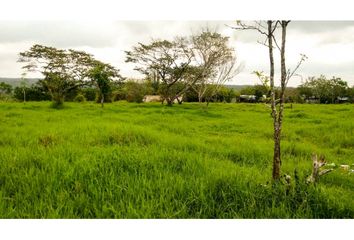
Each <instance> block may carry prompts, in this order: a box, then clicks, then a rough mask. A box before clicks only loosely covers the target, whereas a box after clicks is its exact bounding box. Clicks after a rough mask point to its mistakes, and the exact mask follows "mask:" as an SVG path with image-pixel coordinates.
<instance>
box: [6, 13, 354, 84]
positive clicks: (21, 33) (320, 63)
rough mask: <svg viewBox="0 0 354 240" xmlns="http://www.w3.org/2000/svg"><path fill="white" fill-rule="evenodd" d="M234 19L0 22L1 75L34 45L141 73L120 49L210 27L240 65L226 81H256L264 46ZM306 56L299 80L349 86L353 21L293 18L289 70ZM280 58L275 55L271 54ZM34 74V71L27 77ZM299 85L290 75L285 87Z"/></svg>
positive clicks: (353, 77)
mask: <svg viewBox="0 0 354 240" xmlns="http://www.w3.org/2000/svg"><path fill="white" fill-rule="evenodd" d="M228 26H235V23H234V22H233V21H151V20H149V21H99V22H97V21H58V20H52V21H43V20H36V21H34V20H32V21H22V20H21V21H19V20H11V21H9V20H7V21H6V20H1V21H0V31H1V35H0V77H20V75H21V72H22V70H21V66H22V65H21V64H20V63H17V58H18V53H19V52H21V51H25V50H27V49H29V48H30V47H31V46H32V45H33V44H35V43H38V44H43V45H47V46H53V47H57V48H73V49H79V50H84V51H87V52H89V53H91V54H93V55H94V56H95V57H96V58H97V59H99V60H102V61H105V62H109V63H111V64H113V65H114V66H116V67H117V68H119V69H120V70H121V73H122V75H124V76H126V77H134V78H138V77H140V75H139V73H137V72H136V71H134V70H133V68H134V65H133V64H128V63H125V62H124V60H125V53H124V51H126V50H130V49H131V47H132V46H134V45H135V44H137V43H138V42H143V43H148V42H149V41H150V40H151V39H152V38H155V39H156V38H159V39H172V38H173V37H174V36H177V35H182V36H187V35H190V34H193V33H197V32H198V31H200V29H201V28H206V27H208V28H210V29H214V30H216V31H218V32H220V33H222V34H224V35H226V36H229V37H230V45H231V46H232V47H234V48H235V51H236V56H237V59H238V62H239V63H240V64H242V65H244V68H243V70H242V72H241V73H240V74H238V75H237V76H236V77H235V79H233V81H232V82H231V84H238V85H241V84H255V83H259V82H258V80H257V78H256V77H255V76H254V75H253V74H251V73H252V71H254V70H263V71H265V72H266V71H267V70H268V55H267V48H266V47H265V46H262V45H261V44H259V43H257V40H259V41H262V36H260V35H259V34H257V33H256V32H252V31H235V30H233V29H231V28H230V27H228ZM301 53H302V54H306V55H307V56H308V60H307V61H306V62H305V63H304V64H303V65H302V66H301V67H300V69H299V70H298V73H299V74H300V75H301V76H302V78H303V79H306V78H307V77H309V76H319V75H320V74H324V75H326V76H327V77H332V76H337V77H341V78H342V79H344V80H346V81H347V82H348V83H349V85H354V21H293V22H291V23H290V24H289V27H288V39H287V67H288V68H290V69H291V68H293V67H295V65H296V63H297V62H298V60H299V59H300V54H301ZM276 60H277V61H278V62H279V58H276ZM29 76H32V77H38V75H36V74H33V75H29ZM300 83H301V78H300V77H295V78H293V79H292V80H291V81H290V82H289V85H291V86H296V85H298V84H300Z"/></svg>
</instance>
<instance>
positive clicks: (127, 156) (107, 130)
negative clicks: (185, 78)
mask: <svg viewBox="0 0 354 240" xmlns="http://www.w3.org/2000/svg"><path fill="white" fill-rule="evenodd" d="M49 105H50V103H49V102H29V103H26V104H25V105H24V104H23V103H0V217H1V218H353V217H354V197H353V196H354V194H353V193H354V174H349V173H348V172H344V171H341V170H340V169H339V168H337V169H336V170H335V171H334V172H332V173H330V174H328V175H325V176H324V177H323V178H322V179H321V181H320V183H319V184H318V185H316V186H307V185H306V184H305V183H304V182H305V178H306V176H307V175H309V174H310V172H311V165H312V161H311V154H312V153H313V152H315V153H318V154H323V155H325V157H326V159H327V161H328V162H329V163H332V162H334V163H335V164H337V165H338V164H350V165H351V164H354V121H353V119H354V106H353V105H296V104H293V109H290V108H286V109H285V120H284V128H283V129H284V131H283V139H282V158H283V165H282V170H283V172H284V173H288V174H290V175H291V176H292V178H293V181H292V185H291V187H290V188H286V187H285V186H283V185H281V184H279V185H274V186H271V184H268V185H267V182H268V181H269V180H270V179H271V164H272V146H273V145H272V121H271V117H270V113H269V109H268V108H267V107H266V106H264V105H261V104H211V105H210V107H209V110H208V111H205V110H204V109H203V108H202V107H201V106H199V105H198V104H188V103H185V104H182V105H174V106H173V107H166V106H162V105H161V104H159V103H156V104H155V103H151V104H133V103H125V102H118V103H114V104H106V105H105V108H104V109H101V108H100V106H99V105H98V104H94V103H82V104H80V103H65V107H64V108H63V109H60V110H57V109H52V108H50V107H49ZM351 168H352V169H353V168H354V167H353V166H351ZM295 169H296V171H297V172H298V179H297V180H295V178H294V170H295ZM265 185H266V186H265Z"/></svg>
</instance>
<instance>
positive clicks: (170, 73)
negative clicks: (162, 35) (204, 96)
mask: <svg viewBox="0 0 354 240" xmlns="http://www.w3.org/2000/svg"><path fill="white" fill-rule="evenodd" d="M126 54H127V58H126V62H131V63H136V64H137V65H138V66H136V67H135V70H137V71H139V72H141V73H143V74H145V75H146V76H148V75H150V74H151V73H156V75H158V79H159V80H160V81H161V83H160V86H159V91H160V93H161V96H162V98H163V100H166V102H167V105H169V106H171V105H172V103H173V101H174V100H175V99H176V98H178V97H179V96H181V95H182V94H183V93H184V92H185V91H186V90H187V89H188V88H189V87H190V83H189V82H188V81H186V80H187V79H186V78H185V76H186V75H187V73H188V71H190V64H191V62H192V57H193V55H192V52H191V50H190V46H189V42H188V40H187V39H185V38H175V39H174V40H173V41H167V40H153V41H152V42H151V43H150V44H148V45H146V44H142V43H139V44H138V46H135V47H133V50H132V51H126ZM176 83H183V88H181V89H180V88H176V87H175V84H176Z"/></svg>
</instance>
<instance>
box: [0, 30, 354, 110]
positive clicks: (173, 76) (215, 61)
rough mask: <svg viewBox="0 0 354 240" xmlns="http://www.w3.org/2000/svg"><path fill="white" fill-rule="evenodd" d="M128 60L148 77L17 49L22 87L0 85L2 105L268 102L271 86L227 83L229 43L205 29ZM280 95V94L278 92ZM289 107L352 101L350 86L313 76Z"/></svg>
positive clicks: (55, 53) (138, 50) (85, 58)
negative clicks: (150, 98)
mask: <svg viewBox="0 0 354 240" xmlns="http://www.w3.org/2000/svg"><path fill="white" fill-rule="evenodd" d="M125 53H126V59H125V61H126V63H129V64H134V67H135V68H134V69H135V70H136V71H138V72H140V73H141V74H143V76H144V77H143V79H140V80H129V79H126V78H125V77H123V76H121V75H120V71H119V69H117V68H116V67H114V66H112V65H110V64H107V63H104V62H101V61H99V60H97V59H95V58H94V56H93V55H91V54H89V53H86V52H84V51H77V50H73V49H57V48H54V47H48V46H43V45H38V44H35V45H33V46H32V47H31V48H30V49H29V50H27V51H24V52H20V53H19V59H18V61H19V62H21V63H23V64H24V65H23V67H22V68H23V70H24V74H23V76H22V81H21V84H20V86H19V87H16V88H15V89H12V87H11V86H10V85H8V84H6V83H1V85H0V98H1V99H2V100H8V99H11V98H12V99H17V100H19V101H42V100H51V101H52V103H53V106H54V107H59V106H61V105H62V104H63V103H64V101H96V102H99V103H101V106H102V107H103V106H104V103H106V102H112V101H118V100H127V101H129V102H143V101H144V96H146V95H154V96H159V97H156V98H154V99H155V100H158V101H161V102H162V103H166V104H167V105H170V106H171V105H172V104H173V103H176V102H178V103H182V102H183V101H187V102H196V101H197V102H200V103H201V102H205V103H206V104H207V105H208V104H209V102H267V101H269V96H270V89H268V87H267V86H263V85H255V86H252V87H247V88H245V89H241V90H235V89H232V88H228V87H226V86H225V83H227V82H228V81H230V80H232V79H233V78H234V77H235V76H236V75H237V73H238V72H239V71H240V68H241V67H240V66H241V65H238V64H237V63H236V59H237V58H236V55H235V50H234V49H233V48H232V47H230V44H229V38H228V37H225V36H222V35H221V34H219V33H217V32H213V31H210V30H208V29H204V30H202V31H201V32H200V33H197V34H194V35H191V36H183V37H175V38H174V39H173V40H163V39H162V40H160V39H153V40H151V41H150V43H148V44H142V43H138V44H137V45H136V46H133V47H132V48H131V50H130V51H126V52H125ZM27 72H37V73H40V74H42V76H43V79H41V80H39V81H38V82H37V83H35V84H31V85H29V84H28V82H26V78H25V75H26V73H27ZM277 94H278V96H276V98H279V96H280V93H277V92H276V95H277ZM285 98H286V99H285V100H286V101H287V102H298V103H305V102H315V103H339V102H353V88H350V87H349V86H348V84H347V83H346V82H345V81H343V80H341V79H340V78H335V77H333V78H331V79H326V77H325V76H320V77H317V78H316V77H313V78H309V79H308V80H307V81H306V82H305V83H303V84H302V85H300V86H299V87H297V88H288V89H287V90H286V92H285Z"/></svg>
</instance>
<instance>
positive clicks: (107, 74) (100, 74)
mask: <svg viewBox="0 0 354 240" xmlns="http://www.w3.org/2000/svg"><path fill="white" fill-rule="evenodd" d="M88 77H89V78H90V79H91V80H92V82H93V84H94V85H95V86H96V87H97V90H98V96H99V98H100V102H101V107H102V108H103V104H104V101H105V98H106V99H107V97H108V95H109V94H110V93H111V82H112V81H113V80H114V79H118V80H122V77H121V76H120V75H119V70H117V69H115V68H114V67H113V66H111V65H109V64H104V63H102V62H99V61H95V62H94V63H93V68H92V69H90V70H89V71H88Z"/></svg>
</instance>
